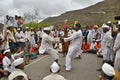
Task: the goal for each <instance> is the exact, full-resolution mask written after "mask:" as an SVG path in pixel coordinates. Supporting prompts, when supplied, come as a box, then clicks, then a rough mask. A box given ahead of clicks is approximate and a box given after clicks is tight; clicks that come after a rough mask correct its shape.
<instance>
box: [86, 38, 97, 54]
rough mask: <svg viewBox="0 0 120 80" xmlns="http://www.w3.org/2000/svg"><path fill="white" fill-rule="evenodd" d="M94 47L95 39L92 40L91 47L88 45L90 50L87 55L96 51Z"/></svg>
mask: <svg viewBox="0 0 120 80" xmlns="http://www.w3.org/2000/svg"><path fill="white" fill-rule="evenodd" d="M95 45H96V42H95V39H93V41H92V43H91V45H90V50H89V51H88V53H94V54H95V53H96V50H95Z"/></svg>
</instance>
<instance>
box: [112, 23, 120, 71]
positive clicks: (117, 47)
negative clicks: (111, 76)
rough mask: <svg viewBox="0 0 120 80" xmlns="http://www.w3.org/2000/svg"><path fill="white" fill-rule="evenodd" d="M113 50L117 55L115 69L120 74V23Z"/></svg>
mask: <svg viewBox="0 0 120 80" xmlns="http://www.w3.org/2000/svg"><path fill="white" fill-rule="evenodd" d="M113 50H114V51H115V53H116V55H115V63H114V68H115V69H116V70H118V71H119V72H120V21H119V22H118V34H117V36H116V39H115V43H114V47H113Z"/></svg>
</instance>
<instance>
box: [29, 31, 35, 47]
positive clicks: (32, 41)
mask: <svg viewBox="0 0 120 80" xmlns="http://www.w3.org/2000/svg"><path fill="white" fill-rule="evenodd" d="M34 34H35V33H34V32H33V31H32V32H30V35H31V38H30V44H31V47H33V46H34V45H35V36H34Z"/></svg>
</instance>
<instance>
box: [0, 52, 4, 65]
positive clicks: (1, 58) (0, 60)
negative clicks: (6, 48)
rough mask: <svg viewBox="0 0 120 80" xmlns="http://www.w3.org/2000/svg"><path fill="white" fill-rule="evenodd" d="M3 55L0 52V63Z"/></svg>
mask: <svg viewBox="0 0 120 80" xmlns="http://www.w3.org/2000/svg"><path fill="white" fill-rule="evenodd" d="M3 58H4V56H3V55H2V54H1V53H0V63H2V60H3Z"/></svg>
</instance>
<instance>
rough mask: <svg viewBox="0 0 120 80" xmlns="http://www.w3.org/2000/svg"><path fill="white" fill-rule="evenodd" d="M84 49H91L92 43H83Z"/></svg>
mask: <svg viewBox="0 0 120 80" xmlns="http://www.w3.org/2000/svg"><path fill="white" fill-rule="evenodd" d="M82 49H83V51H87V50H90V44H89V43H87V44H83V48H82Z"/></svg>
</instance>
